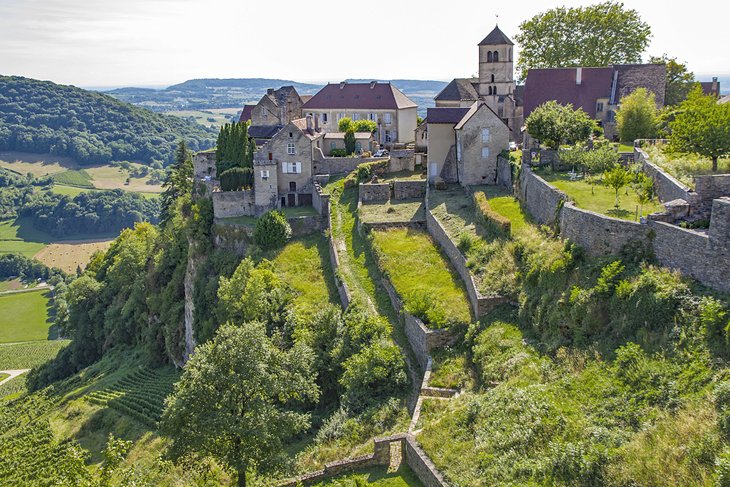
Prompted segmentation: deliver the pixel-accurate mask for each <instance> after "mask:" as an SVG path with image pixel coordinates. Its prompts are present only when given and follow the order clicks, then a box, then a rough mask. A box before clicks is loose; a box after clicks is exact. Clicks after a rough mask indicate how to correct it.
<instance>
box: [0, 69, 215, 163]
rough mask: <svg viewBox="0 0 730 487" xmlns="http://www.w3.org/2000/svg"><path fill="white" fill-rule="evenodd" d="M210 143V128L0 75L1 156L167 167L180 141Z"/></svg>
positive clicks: (73, 89) (192, 144)
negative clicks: (39, 155) (42, 155)
mask: <svg viewBox="0 0 730 487" xmlns="http://www.w3.org/2000/svg"><path fill="white" fill-rule="evenodd" d="M215 138H216V132H215V131H213V130H211V129H207V128H204V127H202V126H200V125H198V124H194V123H190V122H188V121H186V120H182V119H180V118H177V117H172V116H167V115H162V114H159V113H153V112H151V111H149V110H144V109H142V108H139V107H136V106H134V105H131V104H129V103H124V102H122V101H119V100H117V99H116V98H114V97H111V96H109V95H105V94H102V93H98V92H94V91H87V90H83V89H81V88H76V87H75V86H65V85H59V84H55V83H52V82H50V81H39V80H35V79H30V78H22V77H16V76H0V151H1V150H10V151H20V152H35V153H50V154H53V155H58V156H69V157H72V158H74V159H75V160H76V161H77V162H79V163H80V164H98V163H100V164H104V163H107V162H109V161H114V160H120V161H121V160H127V161H136V162H141V163H144V164H149V163H152V162H153V161H161V162H162V163H168V162H170V161H171V160H172V157H173V153H174V149H175V146H176V145H177V143H178V141H179V140H181V139H184V140H185V141H186V142H187V144H188V146H189V147H190V148H191V149H192V150H201V149H207V148H209V147H212V146H213V144H214V143H215Z"/></svg>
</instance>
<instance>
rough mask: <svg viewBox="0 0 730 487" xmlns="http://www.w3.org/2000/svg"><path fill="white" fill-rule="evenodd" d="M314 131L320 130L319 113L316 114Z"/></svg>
mask: <svg viewBox="0 0 730 487" xmlns="http://www.w3.org/2000/svg"><path fill="white" fill-rule="evenodd" d="M314 131H315V132H319V113H317V114H315V115H314Z"/></svg>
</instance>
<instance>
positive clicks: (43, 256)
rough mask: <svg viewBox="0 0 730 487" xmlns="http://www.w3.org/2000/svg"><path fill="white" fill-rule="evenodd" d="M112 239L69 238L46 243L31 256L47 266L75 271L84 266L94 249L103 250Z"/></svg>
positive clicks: (70, 271) (69, 271)
mask: <svg viewBox="0 0 730 487" xmlns="http://www.w3.org/2000/svg"><path fill="white" fill-rule="evenodd" d="M113 241H114V240H113V239H103V240H70V241H63V242H57V243H51V244H48V245H47V246H46V247H44V248H42V249H41V250H40V251H39V252H38V253H37V254H35V255H34V256H33V257H34V258H35V259H36V260H39V261H41V262H43V263H44V264H46V265H47V266H48V267H57V268H59V269H62V270H64V271H66V272H68V273H73V272H76V268H77V267H78V266H81V268H82V269H83V268H85V267H86V264H87V263H88V262H89V258H91V255H92V254H93V253H94V252H96V251H105V250H106V249H108V248H109V246H110V245H111V244H112V242H113Z"/></svg>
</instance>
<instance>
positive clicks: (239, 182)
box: [220, 167, 253, 191]
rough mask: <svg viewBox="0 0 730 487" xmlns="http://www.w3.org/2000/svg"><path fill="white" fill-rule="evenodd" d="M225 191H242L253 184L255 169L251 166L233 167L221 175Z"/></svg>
mask: <svg viewBox="0 0 730 487" xmlns="http://www.w3.org/2000/svg"><path fill="white" fill-rule="evenodd" d="M220 182H221V189H222V190H223V191H241V190H242V189H246V188H250V187H251V186H253V170H252V169H251V168H250V167H232V168H230V169H227V170H225V171H223V173H222V174H221V175H220Z"/></svg>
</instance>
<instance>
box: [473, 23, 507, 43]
mask: <svg viewBox="0 0 730 487" xmlns="http://www.w3.org/2000/svg"><path fill="white" fill-rule="evenodd" d="M504 44H508V45H510V46H514V43H513V42H512V41H511V40H509V37H507V36H506V35H505V34H504V32H502V31H501V30H500V29H499V26H498V25H495V26H494V29H493V30H492V32H490V33H489V34H488V35H487V37H485V38H484V39H483V40H482V42H480V43H479V45H480V46H500V45H504Z"/></svg>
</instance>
